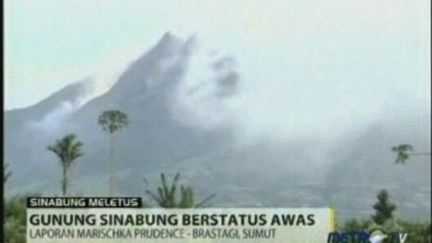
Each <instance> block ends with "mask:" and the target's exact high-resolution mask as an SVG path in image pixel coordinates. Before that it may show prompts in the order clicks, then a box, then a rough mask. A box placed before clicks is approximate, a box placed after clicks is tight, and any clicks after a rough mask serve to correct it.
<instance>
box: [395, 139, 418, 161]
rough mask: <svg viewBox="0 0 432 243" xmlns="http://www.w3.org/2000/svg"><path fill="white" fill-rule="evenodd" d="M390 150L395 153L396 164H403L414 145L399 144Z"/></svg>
mask: <svg viewBox="0 0 432 243" xmlns="http://www.w3.org/2000/svg"><path fill="white" fill-rule="evenodd" d="M392 151H393V152H395V153H396V154H397V156H396V161H395V162H396V164H399V163H401V164H404V163H405V162H406V161H407V160H408V159H409V158H410V156H411V154H412V153H413V151H414V147H413V146H412V145H410V144H401V145H398V146H395V147H393V148H392Z"/></svg>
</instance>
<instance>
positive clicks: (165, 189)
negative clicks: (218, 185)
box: [146, 173, 214, 208]
mask: <svg viewBox="0 0 432 243" xmlns="http://www.w3.org/2000/svg"><path fill="white" fill-rule="evenodd" d="M179 180H180V173H177V174H176V175H175V176H174V179H173V181H172V183H171V185H170V186H168V183H167V180H166V177H165V174H164V173H161V185H160V186H159V187H158V188H157V192H156V193H155V192H152V191H150V190H147V191H146V193H147V195H149V196H150V198H152V199H153V200H154V201H156V203H157V204H158V205H159V206H160V207H163V208H200V207H206V206H209V204H208V203H209V201H210V200H211V199H212V198H213V197H214V194H213V195H211V196H209V197H207V198H206V199H204V200H202V201H201V202H199V203H196V202H195V194H194V191H193V189H192V187H190V186H184V185H180V187H179V186H178V185H177V184H178V182H179ZM178 188H180V191H179V193H178V192H177V189H178ZM178 196H179V197H180V199H178Z"/></svg>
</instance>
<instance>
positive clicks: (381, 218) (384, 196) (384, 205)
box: [372, 190, 396, 225]
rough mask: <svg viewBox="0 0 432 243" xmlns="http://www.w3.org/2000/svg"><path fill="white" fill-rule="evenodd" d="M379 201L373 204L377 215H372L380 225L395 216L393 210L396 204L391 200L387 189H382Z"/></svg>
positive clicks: (378, 197) (378, 196)
mask: <svg viewBox="0 0 432 243" xmlns="http://www.w3.org/2000/svg"><path fill="white" fill-rule="evenodd" d="M377 199H378V202H376V203H375V204H374V205H373V208H374V209H375V215H372V219H373V221H374V222H375V223H376V224H378V225H384V224H385V223H386V221H387V220H391V219H392V218H393V211H394V210H396V205H395V204H393V203H391V202H390V200H389V194H388V192H387V191H386V190H381V191H380V192H379V193H378V195H377Z"/></svg>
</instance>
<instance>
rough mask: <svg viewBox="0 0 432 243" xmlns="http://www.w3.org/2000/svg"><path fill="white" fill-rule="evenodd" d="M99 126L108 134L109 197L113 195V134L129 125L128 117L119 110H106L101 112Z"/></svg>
mask: <svg viewBox="0 0 432 243" xmlns="http://www.w3.org/2000/svg"><path fill="white" fill-rule="evenodd" d="M98 123H99V125H100V126H101V127H102V129H103V130H104V131H105V132H108V134H109V144H110V145H109V147H110V154H109V157H110V165H109V168H110V174H109V182H108V184H109V195H110V196H112V194H113V188H114V185H113V182H114V181H113V180H114V139H113V134H114V133H115V132H117V131H119V130H120V129H122V128H123V127H125V126H127V125H128V124H129V120H128V117H127V115H126V114H125V113H123V112H121V111H119V110H108V111H104V112H102V114H101V115H100V116H99V119H98Z"/></svg>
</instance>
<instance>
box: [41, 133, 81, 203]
mask: <svg viewBox="0 0 432 243" xmlns="http://www.w3.org/2000/svg"><path fill="white" fill-rule="evenodd" d="M83 145H84V144H83V143H82V142H81V141H78V140H77V138H76V136H75V134H69V135H66V136H64V137H63V138H62V139H60V140H57V141H56V143H55V144H54V145H51V146H48V150H49V151H51V152H53V153H54V154H56V155H57V157H58V158H59V161H60V163H61V165H62V167H63V180H62V193H63V196H65V195H66V194H67V188H68V185H69V181H68V170H69V169H70V167H71V165H72V164H73V162H74V161H75V160H76V159H78V158H79V157H81V156H83V155H84V153H83V152H82V148H83Z"/></svg>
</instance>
